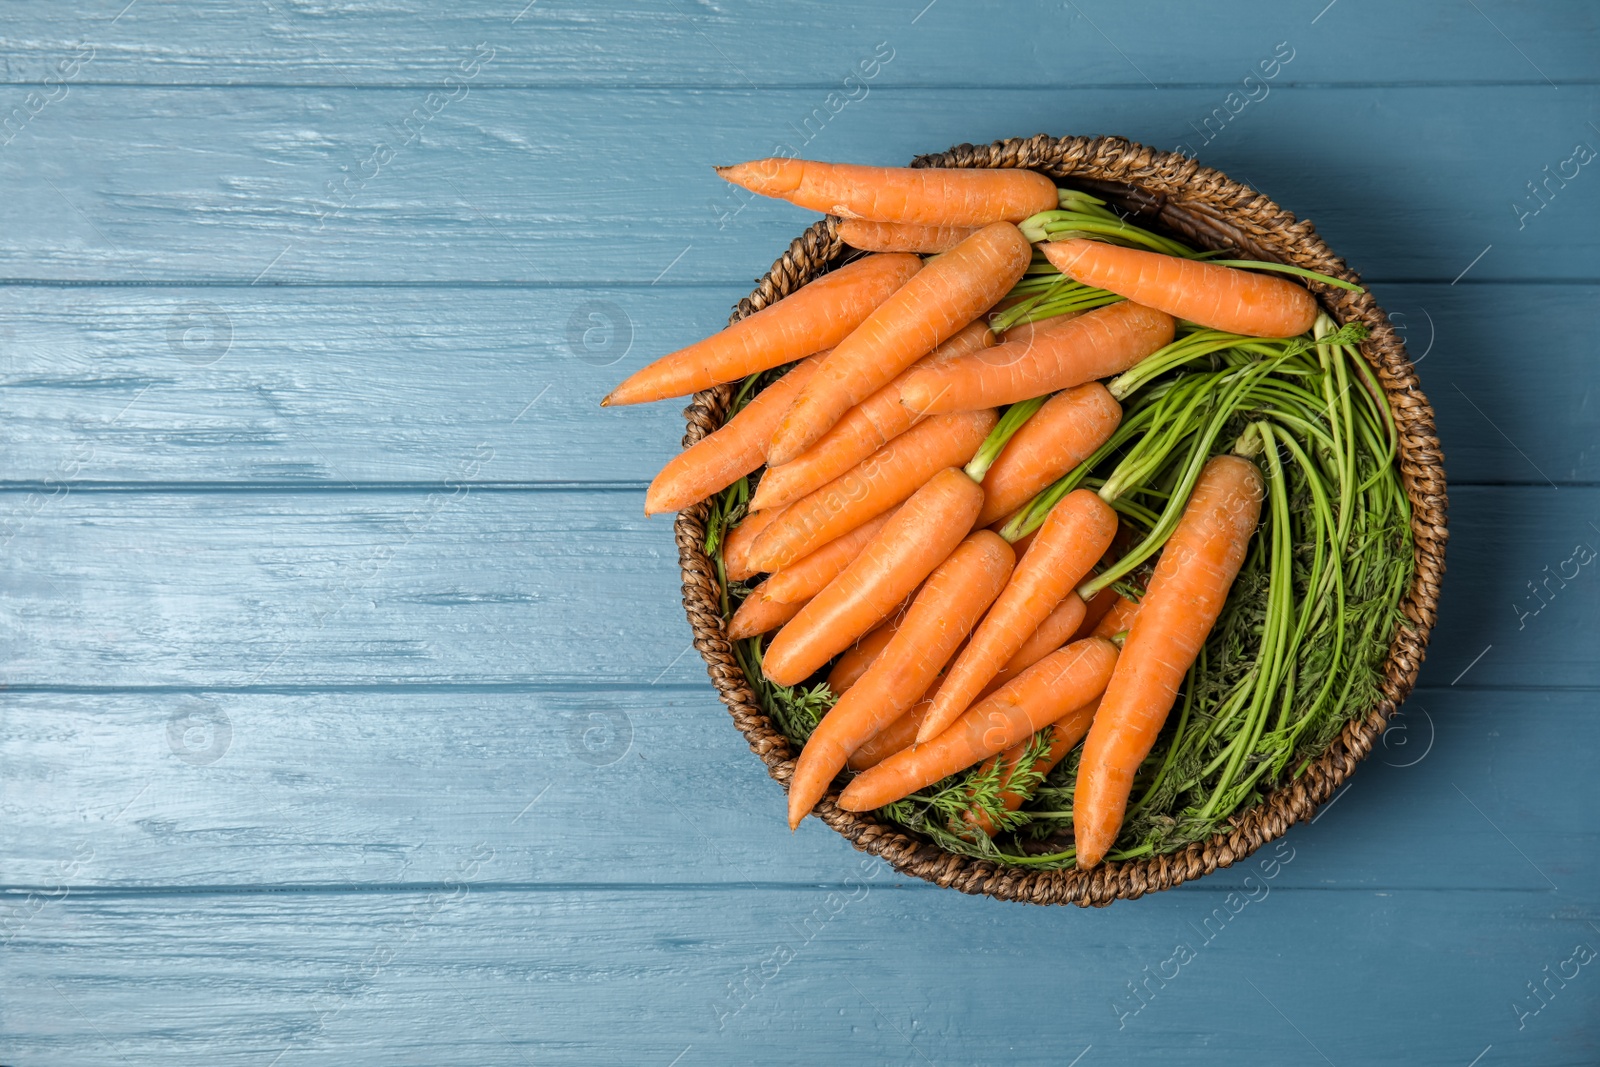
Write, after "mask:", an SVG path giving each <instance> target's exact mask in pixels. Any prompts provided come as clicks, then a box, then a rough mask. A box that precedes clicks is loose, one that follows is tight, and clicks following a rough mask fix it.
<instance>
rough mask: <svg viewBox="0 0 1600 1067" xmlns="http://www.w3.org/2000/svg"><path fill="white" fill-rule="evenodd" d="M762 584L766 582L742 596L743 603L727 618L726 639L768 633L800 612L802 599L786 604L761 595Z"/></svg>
mask: <svg viewBox="0 0 1600 1067" xmlns="http://www.w3.org/2000/svg"><path fill="white" fill-rule="evenodd" d="M764 585H766V582H762V583H761V585H758V586H756V587H755V588H754V589H752V590H750V595H749V596H747V597H745V598H744V603H743V604H740V605H739V609H738V610H737V611H735V612H734V613H733V618H731V619H729V620H728V640H730V641H740V640H743V639H744V638H746V637H754V636H755V635H756V634H764V633H769V632H770V631H772V630H776V629H777V628H778V627H780V626H782V625H783V624H784V623H786V622H788V621H789V620H790V619H792V618H794V617H795V616H796V615H798V614H800V609H801V608H803V607H805V601H803V600H802V601H799V602H797V603H793V604H786V603H784V602H783V601H781V600H773V599H772V598H771V597H769V596H765V595H763V594H762V591H761V590H762V586H764Z"/></svg>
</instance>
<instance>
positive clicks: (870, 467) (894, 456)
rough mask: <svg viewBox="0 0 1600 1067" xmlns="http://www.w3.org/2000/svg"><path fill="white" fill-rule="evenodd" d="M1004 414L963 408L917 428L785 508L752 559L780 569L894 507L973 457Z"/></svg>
mask: <svg viewBox="0 0 1600 1067" xmlns="http://www.w3.org/2000/svg"><path fill="white" fill-rule="evenodd" d="M998 418H999V416H998V415H997V414H996V413H995V412H993V411H979V412H963V413H960V414H957V415H952V416H948V417H940V418H934V419H929V420H927V421H926V422H923V423H921V424H920V425H917V426H914V427H912V428H911V429H910V430H908V431H906V432H905V433H903V434H901V435H900V436H899V437H896V438H895V439H894V440H893V441H890V442H889V443H888V444H887V445H884V446H883V447H882V448H881V449H879V450H878V451H876V452H874V453H873V454H872V455H870V456H868V457H867V458H866V459H864V460H862V461H861V462H860V463H858V464H856V466H854V467H852V468H851V469H850V470H849V471H847V472H845V473H844V474H842V475H840V476H839V477H838V478H835V479H834V480H833V481H831V482H829V483H828V484H827V485H825V486H823V487H822V488H821V489H818V490H816V491H815V492H813V493H810V494H809V495H807V496H805V497H802V498H801V499H799V500H797V501H795V502H794V503H793V504H790V505H789V506H788V507H787V508H785V509H784V515H783V518H782V519H781V520H779V521H777V522H774V523H773V524H772V525H771V526H769V527H767V529H766V530H764V531H763V532H762V534H761V536H760V537H759V538H757V539H756V542H755V544H754V545H753V546H752V547H751V549H750V559H751V562H752V563H753V564H754V565H755V566H756V567H758V568H760V569H761V570H765V571H773V570H780V569H782V568H784V567H787V566H789V565H790V564H791V563H793V562H794V561H795V560H798V559H801V558H803V557H805V556H807V555H809V554H810V553H812V552H815V551H816V550H817V549H818V548H820V547H822V546H823V545H825V544H827V543H828V542H829V541H832V540H833V539H834V538H836V537H842V536H844V535H845V534H846V533H848V532H850V531H851V530H853V529H855V527H857V526H859V525H861V524H862V523H864V522H866V521H867V520H868V519H870V518H872V517H873V516H875V515H880V514H882V513H883V512H885V511H887V510H889V508H891V507H893V506H894V505H896V504H898V503H900V502H901V501H902V500H905V499H906V498H907V497H909V496H911V494H912V493H914V492H916V491H917V490H918V489H920V488H921V487H922V486H923V485H925V484H927V481H928V479H929V478H931V477H933V476H934V475H935V474H937V473H938V472H939V471H941V470H943V469H944V468H946V467H954V466H959V465H961V464H964V463H966V462H967V461H968V460H970V459H971V458H972V455H973V453H974V452H976V451H977V450H978V446H979V445H981V444H983V439H984V438H985V437H986V436H988V434H989V431H990V430H992V429H993V428H994V424H995V422H996V421H997V420H998ZM968 480H969V481H970V480H971V479H968ZM962 532H963V533H965V532H966V531H965V530H963V531H962Z"/></svg>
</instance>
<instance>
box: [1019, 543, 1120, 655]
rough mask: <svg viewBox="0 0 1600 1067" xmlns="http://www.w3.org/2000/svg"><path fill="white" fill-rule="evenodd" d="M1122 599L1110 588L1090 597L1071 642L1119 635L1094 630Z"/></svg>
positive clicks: (1113, 632)
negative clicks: (1099, 632)
mask: <svg viewBox="0 0 1600 1067" xmlns="http://www.w3.org/2000/svg"><path fill="white" fill-rule="evenodd" d="M1116 545H1117V542H1116V541H1115V540H1113V541H1112V542H1111V547H1112V548H1113V549H1115V548H1116ZM1011 547H1013V548H1015V547H1016V545H1012V546H1011ZM1122 599H1123V596H1122V594H1121V593H1118V592H1117V591H1116V590H1115V589H1112V588H1111V587H1110V586H1107V587H1106V588H1104V589H1102V590H1100V591H1099V592H1098V593H1096V594H1095V595H1094V596H1093V597H1091V598H1090V599H1089V603H1088V604H1086V605H1085V611H1084V613H1083V621H1082V622H1080V623H1079V624H1078V628H1077V629H1076V630H1074V631H1073V633H1072V640H1074V641H1082V640H1083V639H1084V638H1085V637H1111V636H1114V635H1116V634H1119V633H1121V632H1122V631H1121V630H1120V629H1117V630H1112V631H1111V633H1109V634H1097V633H1095V628H1096V627H1098V626H1099V625H1100V620H1101V619H1103V618H1105V617H1106V616H1107V615H1109V614H1111V609H1112V608H1113V607H1115V606H1116V603H1117V601H1119V600H1122Z"/></svg>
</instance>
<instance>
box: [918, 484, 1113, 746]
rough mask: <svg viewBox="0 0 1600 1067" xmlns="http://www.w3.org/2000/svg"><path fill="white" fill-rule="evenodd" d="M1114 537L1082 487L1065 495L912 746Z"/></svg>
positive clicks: (965, 700)
mask: <svg viewBox="0 0 1600 1067" xmlns="http://www.w3.org/2000/svg"><path fill="white" fill-rule="evenodd" d="M1116 532H1117V513H1116V512H1114V511H1112V510H1111V506H1110V505H1109V504H1107V503H1106V502H1105V501H1104V500H1101V499H1100V498H1099V497H1098V496H1096V495H1095V494H1094V493H1092V492H1090V491H1089V490H1087V489H1078V490H1074V491H1073V492H1071V493H1069V494H1067V496H1066V497H1065V498H1064V499H1063V500H1062V501H1061V502H1060V503H1059V504H1057V505H1056V506H1055V507H1054V508H1053V509H1052V510H1051V512H1050V517H1049V518H1047V519H1046V520H1045V523H1044V525H1043V526H1042V527H1041V528H1040V530H1039V536H1038V537H1037V538H1035V539H1034V542H1033V544H1032V545H1030V546H1029V548H1028V551H1027V554H1026V555H1024V556H1023V557H1022V562H1021V563H1019V564H1018V565H1017V571H1016V573H1015V574H1014V575H1012V577H1011V583H1010V584H1009V585H1007V586H1006V590H1005V592H1003V593H1001V594H1000V599H999V600H998V601H996V602H995V605H994V608H993V609H992V610H991V611H990V612H989V615H988V617H987V618H985V619H984V620H983V623H982V624H981V625H980V626H979V627H978V629H977V631H976V632H975V633H974V634H973V635H972V640H971V641H970V642H968V643H967V649H966V651H965V652H963V653H961V658H960V659H958V660H956V663H955V666H953V667H951V668H950V676H949V677H948V678H946V679H945V683H944V685H942V686H941V687H940V688H939V698H938V699H937V700H936V701H935V702H934V706H933V710H932V711H931V712H929V713H928V717H927V718H926V719H924V720H923V723H922V729H921V730H919V731H918V732H917V740H918V741H919V742H920V741H927V740H929V739H930V738H933V737H935V736H936V735H937V734H938V733H939V731H940V730H943V729H944V728H945V727H946V726H949V725H950V724H951V723H953V722H955V721H956V719H958V718H960V716H961V713H962V712H964V711H966V710H967V707H968V705H970V704H971V703H972V702H973V701H974V700H975V699H976V698H977V697H978V694H979V693H981V692H982V691H983V687H984V686H985V685H987V684H988V683H989V681H990V680H991V679H992V678H993V677H994V676H995V675H996V674H997V673H998V672H999V671H1000V669H1001V668H1002V667H1004V666H1005V665H1006V661H1007V660H1009V659H1010V658H1011V657H1012V656H1014V655H1016V653H1017V652H1018V650H1020V649H1021V648H1022V646H1023V645H1024V644H1025V643H1026V642H1027V640H1028V638H1029V637H1030V636H1031V635H1032V634H1033V633H1034V632H1035V631H1036V630H1038V628H1039V624H1040V623H1042V622H1044V621H1045V619H1046V618H1047V617H1048V616H1049V615H1050V613H1051V612H1053V611H1054V610H1055V609H1056V606H1057V605H1058V604H1060V603H1061V601H1062V600H1064V599H1065V598H1066V597H1067V595H1068V594H1072V595H1074V596H1075V595H1076V594H1075V593H1073V587H1074V586H1076V585H1077V584H1078V581H1079V579H1081V578H1082V577H1083V576H1084V575H1085V574H1087V573H1088V572H1089V568H1091V567H1093V566H1094V564H1095V561H1096V560H1098V559H1099V558H1100V556H1101V554H1102V553H1104V552H1105V550H1106V549H1107V548H1108V547H1110V545H1111V538H1112V537H1113V536H1114V535H1115V534H1116Z"/></svg>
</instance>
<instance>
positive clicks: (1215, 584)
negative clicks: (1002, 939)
mask: <svg viewBox="0 0 1600 1067" xmlns="http://www.w3.org/2000/svg"><path fill="white" fill-rule="evenodd" d="M1263 495H1264V486H1263V482H1262V478H1261V472H1260V471H1259V470H1258V469H1257V468H1256V465H1255V464H1254V463H1251V462H1250V461H1249V460H1246V459H1242V458H1240V457H1238V456H1233V455H1222V456H1216V457H1213V458H1212V459H1211V460H1210V461H1209V462H1208V463H1207V464H1206V466H1205V468H1204V469H1203V470H1202V471H1201V472H1200V478H1199V480H1198V481H1197V482H1196V483H1195V487H1194V491H1193V493H1191V494H1190V497H1189V501H1188V503H1187V504H1185V505H1184V510H1183V514H1182V516H1181V517H1180V518H1179V520H1178V526H1177V529H1176V530H1174V531H1173V534H1172V537H1171V538H1170V539H1169V540H1168V541H1167V543H1166V545H1165V546H1164V547H1163V548H1162V550H1161V558H1160V559H1159V560H1158V561H1157V563H1156V569H1155V574H1154V575H1153V576H1152V577H1151V579H1150V584H1149V587H1148V589H1147V590H1146V592H1145V595H1144V597H1143V599H1141V600H1140V601H1139V610H1138V613H1137V614H1136V615H1134V617H1133V625H1132V627H1131V628H1130V629H1129V631H1128V637H1127V640H1126V641H1124V642H1123V646H1122V657H1121V659H1120V660H1119V661H1118V663H1117V669H1116V671H1115V672H1114V673H1113V674H1112V676H1111V681H1110V683H1109V685H1108V686H1107V687H1106V695H1105V699H1104V700H1103V701H1102V702H1101V704H1100V712H1099V714H1098V715H1097V716H1096V717H1095V721H1094V725H1093V726H1092V727H1090V729H1089V737H1088V740H1087V741H1085V742H1084V748H1083V757H1082V761H1081V763H1080V764H1079V768H1078V784H1077V791H1076V792H1075V794H1074V796H1073V835H1074V837H1075V838H1076V841H1077V848H1078V864H1079V865H1080V866H1082V867H1093V866H1095V865H1096V864H1097V863H1099V862H1100V861H1101V860H1102V859H1103V858H1104V857H1105V854H1106V853H1107V852H1108V851H1109V850H1110V849H1111V846H1112V844H1113V843H1114V842H1115V841H1116V838H1117V833H1118V832H1119V831H1120V830H1121V828H1122V817H1123V814H1124V813H1125V811H1126V810H1127V806H1128V796H1129V794H1130V793H1131V791H1132V789H1133V777H1134V774H1135V773H1136V772H1137V771H1138V769H1139V764H1140V763H1141V762H1142V761H1143V760H1144V758H1145V756H1146V755H1148V754H1149V752H1150V748H1151V746H1152V745H1154V744H1155V741H1156V735H1157V734H1159V733H1160V732H1161V725H1162V723H1164V722H1165V721H1166V718H1167V713H1168V712H1169V711H1171V710H1172V705H1173V702H1174V701H1175V700H1176V699H1177V696H1178V686H1179V685H1180V684H1181V683H1182V681H1183V676H1184V672H1185V671H1187V670H1188V669H1189V665H1190V664H1192V663H1193V662H1194V659H1195V657H1196V656H1197V655H1198V654H1199V652H1200V648H1201V646H1202V645H1203V644H1204V643H1205V639H1206V637H1207V635H1209V634H1210V632H1211V627H1212V626H1213V625H1214V624H1215V623H1216V621H1217V616H1218V615H1220V614H1221V612H1222V606H1223V604H1224V602H1225V601H1226V600H1227V598H1228V591H1229V590H1230V589H1231V588H1232V586H1233V580H1234V578H1235V577H1236V576H1237V575H1238V573H1239V568H1240V566H1241V565H1242V564H1243V563H1244V557H1245V552H1246V550H1247V549H1248V547H1249V544H1250V537H1251V535H1252V534H1253V533H1254V532H1255V528H1256V522H1257V521H1258V520H1259V519H1260V516H1261V503H1262V498H1263ZM1092 640H1098V639H1092Z"/></svg>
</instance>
